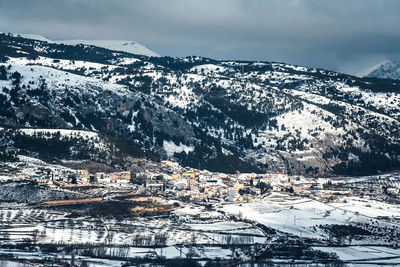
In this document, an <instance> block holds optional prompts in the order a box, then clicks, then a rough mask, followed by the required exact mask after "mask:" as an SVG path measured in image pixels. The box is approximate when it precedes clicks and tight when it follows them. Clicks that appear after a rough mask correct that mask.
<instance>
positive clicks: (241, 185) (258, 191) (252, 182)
mask: <svg viewBox="0 0 400 267" xmlns="http://www.w3.org/2000/svg"><path fill="white" fill-rule="evenodd" d="M164 163H165V162H164ZM165 164H166V165H167V166H168V168H167V169H168V170H169V171H167V172H165V171H159V172H154V171H153V172H152V171H144V172H139V173H132V172H130V171H119V172H109V173H108V172H95V173H91V172H89V171H88V170H76V171H75V172H71V171H69V172H63V173H57V174H56V175H55V174H53V173H51V174H47V175H42V176H37V177H32V178H33V179H35V180H37V181H38V182H40V183H47V184H48V183H54V182H57V183H64V184H65V183H73V184H92V183H97V184H104V185H118V186H131V183H132V182H133V183H137V184H140V185H142V187H143V188H144V192H146V193H147V194H149V195H153V196H157V197H163V198H169V199H179V200H182V201H213V200H215V201H227V202H247V201H250V200H251V199H253V198H255V197H257V196H260V195H262V194H263V193H265V192H267V191H275V192H290V193H293V194H296V195H303V196H309V197H318V198H321V199H329V198H333V197H334V196H335V195H351V194H352V191H351V190H339V191H338V190H336V191H334V190H331V189H328V188H326V186H325V185H326V182H327V180H326V179H315V178H305V177H302V176H288V175H286V174H282V173H267V174H262V175H260V174H254V173H239V172H237V173H235V174H224V173H213V172H209V171H206V170H197V169H192V168H188V167H185V168H183V167H181V166H179V165H178V164H176V163H172V162H166V163H165Z"/></svg>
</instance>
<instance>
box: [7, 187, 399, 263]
mask: <svg viewBox="0 0 400 267" xmlns="http://www.w3.org/2000/svg"><path fill="white" fill-rule="evenodd" d="M13 183H16V184H15V185H14V186H15V187H14V190H15V191H18V184H20V182H12V183H11V184H13ZM9 184H10V183H9ZM8 186H10V185H8ZM19 186H22V185H19ZM3 188H4V187H3ZM46 190H49V191H52V190H55V189H54V188H47V189H46ZM68 190H69V192H70V193H71V194H72V193H75V194H77V193H79V192H81V193H82V191H84V192H85V195H86V196H92V197H94V196H98V197H99V198H92V199H89V200H85V201H79V202H75V201H73V200H66V201H57V202H51V201H50V202H49V201H47V202H41V203H35V204H34V203H28V204H23V203H20V204H17V203H6V202H2V203H1V205H0V262H1V263H2V264H3V265H2V266H36V265H39V264H40V265H45V264H48V265H52V264H53V265H54V264H56V265H57V264H58V265H63V264H66V263H71V262H74V263H75V264H77V265H83V266H85V264H86V266H121V264H131V265H141V264H143V265H144V264H159V265H164V266H176V264H183V265H198V264H201V265H204V264H209V265H210V264H224V265H227V266H230V265H242V264H250V263H253V264H259V265H260V266H261V265H262V264H279V265H285V264H298V265H310V266H312V264H318V263H324V264H337V265H349V266H352V265H354V266H359V265H360V264H365V265H366V266H367V265H368V266H370V265H387V264H390V265H400V249H399V248H398V246H399V244H400V243H399V240H400V221H399V218H400V208H399V206H398V205H396V204H389V203H384V202H382V201H377V200H370V199H365V198H361V197H358V196H354V195H353V196H338V197H336V198H334V200H330V201H329V202H328V201H326V200H322V199H317V198H311V197H309V196H299V195H295V194H293V193H285V192H270V193H266V194H264V195H263V196H261V197H258V198H255V199H254V200H252V201H249V202H246V203H226V202H215V201H214V202H213V201H211V202H209V203H203V202H183V201H180V200H176V199H168V198H167V197H165V198H164V199H163V203H158V204H154V205H151V204H149V203H148V202H147V201H146V202H143V200H146V199H147V198H148V197H146V196H144V194H143V193H144V190H143V188H141V187H137V186H133V185H132V186H128V187H121V188H112V189H110V188H105V187H100V186H92V187H90V188H84V189H82V188H80V187H79V186H76V187H71V188H69V189H68ZM210 204H211V205H210ZM155 206H158V209H155ZM161 207H162V208H161ZM142 209H145V210H146V211H150V212H147V213H140V214H139V213H137V212H138V211H140V210H142ZM132 211H134V212H132Z"/></svg>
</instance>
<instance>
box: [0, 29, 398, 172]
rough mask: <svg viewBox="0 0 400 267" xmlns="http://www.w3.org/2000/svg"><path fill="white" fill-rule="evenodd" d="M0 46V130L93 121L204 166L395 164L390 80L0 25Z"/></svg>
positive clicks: (394, 100)
mask: <svg viewBox="0 0 400 267" xmlns="http://www.w3.org/2000/svg"><path fill="white" fill-rule="evenodd" d="M0 48H1V50H0V52H1V53H0V55H1V56H3V57H4V58H5V59H4V61H6V62H5V63H3V64H1V66H3V67H1V66H0V68H3V72H5V74H4V75H3V76H4V77H5V78H6V79H4V80H2V81H0V102H1V105H2V107H3V108H2V109H1V110H0V123H1V124H2V125H4V126H6V128H7V127H11V126H12V127H17V128H18V127H19V128H26V127H41V128H43V127H44V128H73V129H82V130H90V131H97V132H100V133H105V134H107V135H110V136H113V138H115V139H116V140H121V141H123V142H126V143H127V144H129V145H131V146H134V147H136V148H137V149H140V150H143V151H145V152H148V153H151V154H153V155H157V157H159V158H160V159H168V160H176V161H178V162H180V163H181V164H183V165H186V166H191V167H195V168H198V169H208V170H211V171H222V172H235V171H242V172H252V171H255V172H266V171H279V172H287V173H290V174H305V175H332V174H338V175H345V174H348V175H361V174H369V173H377V172H384V171H390V170H396V169H397V170H398V169H400V146H399V140H400V132H399V131H400V130H399V129H400V125H399V124H400V123H399V120H400V109H399V106H400V105H399V103H400V96H399V93H398V92H399V85H398V84H395V83H393V82H392V81H391V80H385V79H375V78H359V77H355V76H351V75H346V74H341V73H337V72H332V71H327V70H323V69H316V68H307V67H301V66H294V65H290V64H285V63H274V62H253V61H246V62H243V61H240V62H239V61H229V60H226V61H218V60H213V59H208V58H203V57H186V58H171V57H146V56H140V55H133V54H130V53H124V52H119V53H116V52H115V51H112V50H107V49H103V48H99V47H95V46H90V47H87V46H68V45H60V44H49V43H46V42H43V41H39V40H31V39H24V38H18V37H14V36H8V35H0ZM16 73H18V74H16ZM1 88H2V89H1ZM4 88H5V89H4ZM9 140H11V141H10V142H8V143H7V144H8V145H7V147H8V148H9V149H12V137H10V138H9ZM128 154H129V153H128ZM39 156H40V155H39ZM88 160H89V159H88ZM90 160H93V159H90ZM122 164H123V163H122Z"/></svg>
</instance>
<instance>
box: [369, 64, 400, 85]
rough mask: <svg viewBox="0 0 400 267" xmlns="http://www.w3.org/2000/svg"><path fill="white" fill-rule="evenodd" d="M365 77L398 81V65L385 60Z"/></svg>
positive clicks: (399, 67) (399, 76)
mask: <svg viewBox="0 0 400 267" xmlns="http://www.w3.org/2000/svg"><path fill="white" fill-rule="evenodd" d="M367 77H373V78H383V79H393V80H400V63H399V62H395V61H393V60H386V61H384V62H383V63H381V64H379V65H378V66H376V67H375V68H374V69H373V70H372V71H371V72H370V73H369V74H368V75H367Z"/></svg>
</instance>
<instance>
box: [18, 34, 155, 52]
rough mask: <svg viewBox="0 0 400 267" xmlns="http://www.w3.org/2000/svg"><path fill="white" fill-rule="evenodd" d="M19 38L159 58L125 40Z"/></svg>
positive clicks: (29, 35) (32, 35)
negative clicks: (81, 45)
mask: <svg viewBox="0 0 400 267" xmlns="http://www.w3.org/2000/svg"><path fill="white" fill-rule="evenodd" d="M17 35H19V36H21V37H24V38H27V39H34V40H39V41H44V42H49V43H56V44H65V45H78V44H84V45H93V46H97V47H102V48H106V49H110V50H115V51H123V52H126V53H131V54H136V55H143V56H149V57H159V56H160V55H159V54H157V53H156V52H154V51H152V50H150V49H148V48H147V47H145V46H144V45H142V44H140V43H138V42H134V41H126V40H58V41H54V40H50V39H48V38H46V37H44V36H41V35H36V34H17Z"/></svg>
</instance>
